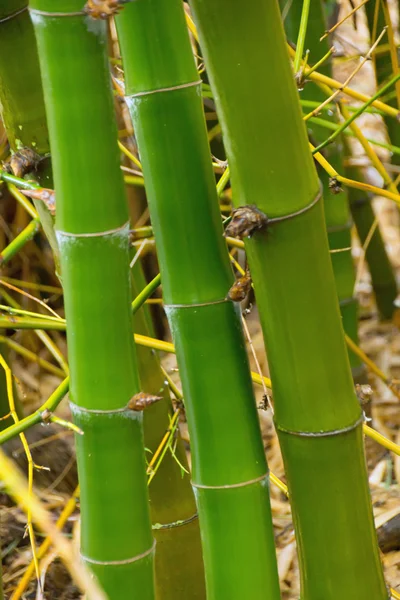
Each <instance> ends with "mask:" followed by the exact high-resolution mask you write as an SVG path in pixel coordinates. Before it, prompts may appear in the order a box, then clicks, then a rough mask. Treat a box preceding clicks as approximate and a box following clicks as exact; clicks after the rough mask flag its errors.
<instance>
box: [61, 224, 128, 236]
mask: <svg viewBox="0 0 400 600" xmlns="http://www.w3.org/2000/svg"><path fill="white" fill-rule="evenodd" d="M124 229H127V234H128V235H129V222H128V223H124V224H123V225H121V226H120V227H116V228H115V229H108V230H107V231H95V232H93V233H72V232H71V231H61V229H57V230H56V233H57V235H60V236H65V237H73V238H92V237H103V236H106V235H114V234H115V233H121V232H122V231H123V230H124Z"/></svg>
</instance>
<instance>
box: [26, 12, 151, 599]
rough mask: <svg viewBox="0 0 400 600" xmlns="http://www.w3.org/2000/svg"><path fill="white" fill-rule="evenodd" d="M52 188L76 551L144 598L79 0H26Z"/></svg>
mask: <svg viewBox="0 0 400 600" xmlns="http://www.w3.org/2000/svg"><path fill="white" fill-rule="evenodd" d="M31 17H32V20H33V23H34V27H35V32H36V38H37V42H38V49H39V57H40V66H41V71H42V76H43V87H44V96H45V102H46V112H47V121H48V126H49V132H50V141H51V149H52V155H53V169H54V180H55V186H56V189H57V220H56V226H57V240H58V243H59V247H60V254H61V268H62V282H63V288H64V294H65V311H66V315H67V319H68V323H69V326H68V356H69V365H70V370H71V387H70V390H71V392H70V394H71V399H72V404H71V407H72V411H73V414H74V420H75V422H76V424H77V425H78V427H80V429H82V430H83V431H84V435H83V436H77V440H76V442H77V460H78V472H79V479H80V484H81V519H82V531H81V552H82V555H83V557H84V560H85V561H86V562H87V564H88V566H90V568H91V569H92V571H93V572H94V573H95V575H96V576H97V577H98V579H99V581H100V583H101V585H102V586H103V588H104V590H105V592H106V594H108V597H109V599H110V600H122V599H126V598H140V599H141V600H142V599H149V600H151V599H153V598H154V589H153V554H154V546H153V541H152V535H151V525H150V515H149V507H148V498H147V489H146V480H145V460H144V447H143V435H142V413H141V412H136V411H132V410H130V409H129V408H128V402H129V399H130V398H131V397H132V396H133V395H134V394H136V393H137V392H139V389H140V384H139V376H138V372H137V368H136V357H135V351H134V346H133V340H132V335H131V329H132V321H131V314H130V308H129V297H130V289H129V281H128V277H127V274H128V264H129V252H128V244H129V224H128V212H127V206H126V201H125V197H124V187H123V178H122V174H121V171H120V168H119V153H118V149H117V145H116V139H117V129H116V123H115V118H114V111H113V101H112V93H111V89H110V80H109V71H108V56H107V35H106V23H105V22H104V21H97V20H94V19H92V18H91V17H88V16H86V15H85V14H84V13H83V12H82V3H81V1H80V0H57V1H55V0H34V1H33V2H32V3H31Z"/></svg>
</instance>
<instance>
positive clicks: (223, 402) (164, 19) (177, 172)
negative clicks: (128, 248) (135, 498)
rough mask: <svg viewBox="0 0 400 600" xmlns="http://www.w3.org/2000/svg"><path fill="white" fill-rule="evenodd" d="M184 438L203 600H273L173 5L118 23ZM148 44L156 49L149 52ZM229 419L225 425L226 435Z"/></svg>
mask: <svg viewBox="0 0 400 600" xmlns="http://www.w3.org/2000/svg"><path fill="white" fill-rule="evenodd" d="M117 27H118V33H119V41H120V46H121V52H122V58H123V63H124V67H125V87H126V93H127V102H128V106H129V108H130V111H131V115H132V118H133V123H134V127H135V133H136V136H137V140H138V145H139V150H140V158H141V162H142V166H143V171H144V176H145V182H146V191H147V196H148V201H149V208H150V213H151V219H152V224H153V227H154V232H155V236H156V239H157V250H158V259H159V264H160V270H161V276H162V283H163V298H164V303H165V306H166V311H167V315H168V319H169V323H170V326H171V330H172V334H173V337H174V341H175V344H176V352H177V359H178V365H179V367H180V376H181V380H182V386H183V393H184V397H185V408H186V413H187V419H188V425H189V430H190V435H191V448H192V463H193V471H192V481H193V485H194V488H195V491H196V498H197V504H198V510H199V517H200V528H201V532H202V543H203V555H204V564H205V572H206V587H207V598H208V599H209V600H214V599H218V600H219V599H221V598H228V597H229V598H230V599H232V600H234V599H239V598H240V599H243V598H246V597H248V595H249V590H251V592H250V593H251V597H252V600H258V599H260V600H261V598H262V599H264V598H271V600H272V599H275V598H279V584H278V577H277V571H276V559H275V551H274V547H273V534H272V522H271V513H270V506H269V498H268V484H267V481H268V479H267V466H266V462H265V455H264V450H263V445H262V441H261V436H260V429H259V423H258V419H257V414H256V408H255V402H254V396H253V392H252V387H251V379H250V374H249V369H248V362H247V357H246V353H245V346H244V340H243V334H242V330H241V326H240V320H239V314H238V311H237V310H236V308H235V306H234V305H233V304H232V302H231V301H228V300H227V293H228V290H229V288H230V286H231V284H232V270H231V267H230V263H229V258H228V253H227V249H226V245H225V243H224V240H223V238H222V225H221V217H220V214H219V209H218V200H217V194H216V189H215V180H214V174H213V170H212V166H211V160H210V152H209V147H208V142H207V134H206V127H205V121H204V115H203V109H202V100H201V93H200V82H199V77H198V75H197V72H196V69H195V65H194V60H193V55H192V52H191V48H190V42H189V37H188V33H187V29H186V25H185V20H184V13H183V7H182V4H181V2H180V0H138V1H136V2H133V3H131V4H128V5H127V6H126V7H125V8H124V10H123V11H122V12H121V14H120V15H119V16H118V17H117ZM149 40H151V44H149ZM227 419H229V427H227Z"/></svg>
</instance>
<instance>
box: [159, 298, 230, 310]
mask: <svg viewBox="0 0 400 600" xmlns="http://www.w3.org/2000/svg"><path fill="white" fill-rule="evenodd" d="M224 302H228V298H221V299H220V300H213V301H212V302H199V303H198V304H164V310H165V311H168V309H169V308H171V309H174V308H198V307H200V306H213V305H214V304H223V303H224Z"/></svg>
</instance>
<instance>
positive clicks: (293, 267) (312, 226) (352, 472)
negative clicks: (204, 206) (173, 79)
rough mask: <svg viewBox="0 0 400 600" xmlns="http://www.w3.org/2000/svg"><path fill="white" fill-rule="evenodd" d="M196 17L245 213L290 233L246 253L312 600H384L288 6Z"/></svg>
mask: <svg viewBox="0 0 400 600" xmlns="http://www.w3.org/2000/svg"><path fill="white" fill-rule="evenodd" d="M191 4H192V7H193V9H194V12H195V21H196V23H197V26H198V30H199V37H200V43H201V47H202V50H203V55H204V58H205V63H206V67H207V69H208V75H209V77H210V82H211V87H212V89H213V91H214V97H215V99H216V103H217V110H218V112H219V116H220V120H221V124H222V130H223V134H224V140H225V146H226V149H227V155H228V160H229V164H230V168H231V174H232V177H231V182H232V192H233V201H234V204H235V206H244V205H250V204H251V205H256V206H257V208H258V209H259V210H260V211H262V213H264V214H266V215H267V217H269V218H270V219H273V218H276V219H279V218H280V219H281V220H279V221H277V222H275V223H274V222H271V220H270V225H269V227H268V225H267V227H266V228H264V229H261V230H259V231H258V232H255V233H254V234H253V235H252V236H251V237H250V239H249V238H247V239H246V240H245V243H246V251H247V256H248V260H249V264H250V269H251V273H252V277H253V282H254V286H255V292H256V297H257V302H258V307H259V310H260V317H261V324H262V328H263V333H264V337H265V341H266V344H267V347H268V357H269V361H270V368H271V378H272V382H273V392H274V401H275V423H276V427H277V430H278V435H279V440H280V444H281V449H282V454H283V458H284V463H285V469H286V475H287V479H288V487H289V493H290V497H291V503H292V510H293V517H294V523H295V529H296V536H297V542H298V549H299V558H300V569H301V580H302V598H303V599H304V600H320V599H321V598H325V599H327V600H337V599H338V598H341V599H343V600H361V599H362V598H365V597H369V598H374V599H375V598H376V599H377V600H378V599H382V600H383V599H386V598H387V596H388V594H387V590H386V586H385V582H384V578H383V573H382V567H381V564H380V559H379V551H378V546H377V541H376V534H375V531H374V523H373V518H372V509H371V503H370V495H369V490H368V481H367V473H366V467H365V458H364V454H363V440H362V418H361V417H362V415H361V410H360V406H359V403H358V401H357V398H356V397H355V394H354V389H353V383H352V378H351V372H350V368H349V362H348V358H347V353H346V347H345V342H344V336H343V330H342V327H341V323H340V313H339V306H338V302H337V299H336V297H335V287H334V278H333V272H332V267H331V263H330V258H329V252H328V243H327V237H326V233H325V227H324V214H323V207H322V203H321V202H319V201H318V180H317V176H316V171H315V168H314V165H313V162H312V159H311V156H310V153H309V149H308V142H307V136H306V131H305V128H304V125H303V124H302V118H301V111H300V105H299V101H298V96H297V90H296V88H295V85H294V82H293V73H292V69H291V67H290V64H289V61H288V57H287V48H286V45H285V38H284V32H283V28H282V24H281V20H280V14H279V8H278V3H277V2H271V1H270V0H264V1H260V2H259V3H258V5H257V11H248V10H243V3H242V2H240V1H239V0H201V1H200V0H192V3H191ZM238 40H240V43H238ZM265 57H273V60H270V61H268V62H267V63H266V60H265ZM272 90H273V93H271V92H272ZM244 115H246V117H245V116H244ZM260 156H262V157H263V161H265V165H267V167H260V165H259V161H257V159H256V157H260ZM297 211H298V212H297ZM290 215H293V216H290Z"/></svg>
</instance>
